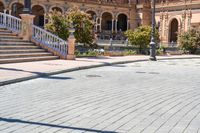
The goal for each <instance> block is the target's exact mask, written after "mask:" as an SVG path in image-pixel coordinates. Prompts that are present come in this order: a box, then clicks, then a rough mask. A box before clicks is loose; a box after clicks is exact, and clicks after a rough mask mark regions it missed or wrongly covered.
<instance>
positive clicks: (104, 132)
mask: <svg viewBox="0 0 200 133" xmlns="http://www.w3.org/2000/svg"><path fill="white" fill-rule="evenodd" d="M0 121H3V122H7V123H20V124H30V125H39V126H46V127H52V128H62V129H72V130H79V131H88V132H96V133H117V132H114V131H102V130H95V129H89V128H79V127H70V126H63V125H55V124H48V123H41V122H31V121H24V120H20V119H8V118H2V117H0Z"/></svg>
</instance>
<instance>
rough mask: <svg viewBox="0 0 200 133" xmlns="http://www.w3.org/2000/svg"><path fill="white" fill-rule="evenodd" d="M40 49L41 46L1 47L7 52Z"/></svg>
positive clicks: (0, 47) (0, 48)
mask: <svg viewBox="0 0 200 133" xmlns="http://www.w3.org/2000/svg"><path fill="white" fill-rule="evenodd" d="M38 48H40V47H39V46H35V45H33V46H5V45H4V46H1V45H0V50H7V49H38Z"/></svg>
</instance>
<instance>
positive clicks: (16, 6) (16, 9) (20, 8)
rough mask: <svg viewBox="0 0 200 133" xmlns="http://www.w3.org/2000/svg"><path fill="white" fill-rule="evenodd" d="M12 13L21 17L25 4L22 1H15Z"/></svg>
mask: <svg viewBox="0 0 200 133" xmlns="http://www.w3.org/2000/svg"><path fill="white" fill-rule="evenodd" d="M11 7H12V13H11V14H12V15H13V16H15V17H18V18H20V14H22V13H23V9H24V5H23V4H21V3H13V4H12V6H11Z"/></svg>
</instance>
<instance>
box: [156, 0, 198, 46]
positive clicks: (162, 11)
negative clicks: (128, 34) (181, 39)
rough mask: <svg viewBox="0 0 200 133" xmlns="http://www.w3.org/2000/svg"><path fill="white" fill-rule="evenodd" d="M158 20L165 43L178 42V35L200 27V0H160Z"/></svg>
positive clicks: (157, 10) (157, 8) (157, 6)
mask: <svg viewBox="0 0 200 133" xmlns="http://www.w3.org/2000/svg"><path fill="white" fill-rule="evenodd" d="M156 21H157V25H158V26H159V32H160V39H161V42H162V43H163V44H165V45H174V44H177V43H178V35H179V34H181V33H183V32H185V31H188V30H189V29H191V28H199V27H200V0H158V1H157V4H156Z"/></svg>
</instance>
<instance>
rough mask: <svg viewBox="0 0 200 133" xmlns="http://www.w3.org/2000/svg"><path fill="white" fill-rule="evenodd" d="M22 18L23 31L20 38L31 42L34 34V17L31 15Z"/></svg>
mask: <svg viewBox="0 0 200 133" xmlns="http://www.w3.org/2000/svg"><path fill="white" fill-rule="evenodd" d="M20 16H21V18H22V30H21V33H20V37H22V38H23V40H27V41H30V40H31V37H32V34H33V26H32V25H33V19H34V17H35V16H34V15H31V14H20Z"/></svg>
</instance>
